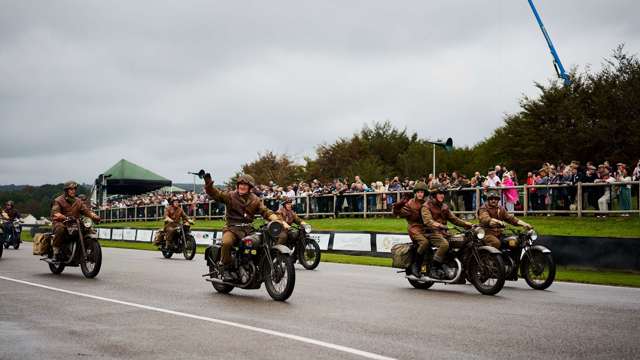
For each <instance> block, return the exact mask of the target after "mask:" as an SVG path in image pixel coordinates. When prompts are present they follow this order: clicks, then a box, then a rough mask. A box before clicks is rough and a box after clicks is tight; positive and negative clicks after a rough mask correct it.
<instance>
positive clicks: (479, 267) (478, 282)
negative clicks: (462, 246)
mask: <svg viewBox="0 0 640 360" xmlns="http://www.w3.org/2000/svg"><path fill="white" fill-rule="evenodd" d="M478 257H479V258H480V263H478V262H477V261H476V260H475V259H472V260H471V262H470V264H469V269H468V273H467V274H468V277H469V281H470V282H471V283H472V284H473V286H474V287H475V288H476V290H478V291H479V292H480V293H481V294H483V295H495V294H497V293H498V292H500V290H502V287H503V286H504V281H505V274H504V261H503V260H502V254H493V253H490V252H488V251H479V252H478Z"/></svg>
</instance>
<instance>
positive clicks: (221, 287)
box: [209, 266, 233, 294]
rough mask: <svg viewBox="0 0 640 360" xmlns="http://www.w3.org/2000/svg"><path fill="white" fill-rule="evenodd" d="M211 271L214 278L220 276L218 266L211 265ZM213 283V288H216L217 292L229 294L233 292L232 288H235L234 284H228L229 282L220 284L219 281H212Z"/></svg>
mask: <svg viewBox="0 0 640 360" xmlns="http://www.w3.org/2000/svg"><path fill="white" fill-rule="evenodd" d="M209 273H210V274H213V275H211V277H212V278H218V279H219V278H220V277H219V276H216V275H218V274H219V273H218V268H216V267H215V266H209ZM211 285H213V288H214V289H216V291H217V292H219V293H221V294H228V293H230V292H231V290H233V286H231V285H227V284H218V283H214V282H211Z"/></svg>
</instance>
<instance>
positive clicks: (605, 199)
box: [595, 170, 615, 217]
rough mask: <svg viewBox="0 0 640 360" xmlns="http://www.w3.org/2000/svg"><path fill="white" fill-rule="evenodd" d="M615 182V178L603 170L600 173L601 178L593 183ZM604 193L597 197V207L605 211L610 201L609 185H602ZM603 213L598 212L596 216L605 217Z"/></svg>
mask: <svg viewBox="0 0 640 360" xmlns="http://www.w3.org/2000/svg"><path fill="white" fill-rule="evenodd" d="M613 182H615V179H613V178H612V177H611V176H609V171H607V170H604V172H603V174H602V178H600V179H597V180H596V181H595V183H608V184H610V183H613ZM604 188H605V189H604V194H603V195H602V196H601V197H600V198H599V199H598V209H599V210H600V211H607V210H609V202H610V201H611V186H605V187H604ZM605 216H606V215H605V214H600V215H598V217H605Z"/></svg>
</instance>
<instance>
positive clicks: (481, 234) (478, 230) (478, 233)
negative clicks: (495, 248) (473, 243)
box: [476, 227, 485, 240]
mask: <svg viewBox="0 0 640 360" xmlns="http://www.w3.org/2000/svg"><path fill="white" fill-rule="evenodd" d="M484 235H485V232H484V229H483V228H481V227H477V228H476V236H477V237H478V239H480V240H482V239H484Z"/></svg>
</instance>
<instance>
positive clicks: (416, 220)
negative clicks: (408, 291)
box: [393, 182, 429, 277]
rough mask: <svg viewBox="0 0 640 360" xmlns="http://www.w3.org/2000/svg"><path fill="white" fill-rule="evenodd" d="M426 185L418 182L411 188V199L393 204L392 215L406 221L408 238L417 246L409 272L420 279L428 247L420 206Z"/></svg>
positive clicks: (426, 188) (425, 193)
mask: <svg viewBox="0 0 640 360" xmlns="http://www.w3.org/2000/svg"><path fill="white" fill-rule="evenodd" d="M428 189H429V188H428V187H427V184H426V183H424V182H418V183H417V184H416V185H415V187H414V188H413V198H411V199H407V198H403V199H402V200H400V201H399V202H397V203H395V204H393V214H394V215H396V216H400V217H401V218H404V219H406V220H407V232H408V233H409V238H411V241H413V243H414V244H416V245H417V250H416V253H417V254H416V256H415V257H414V261H413V264H412V265H411V272H412V273H413V275H414V276H416V277H420V272H421V268H422V261H423V259H424V252H425V251H426V250H427V247H428V246H429V239H427V237H426V236H425V227H424V223H423V222H422V213H421V210H422V206H423V205H424V203H425V201H426V195H427V190H428Z"/></svg>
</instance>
